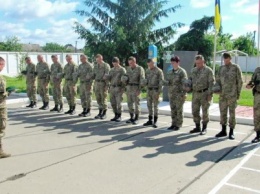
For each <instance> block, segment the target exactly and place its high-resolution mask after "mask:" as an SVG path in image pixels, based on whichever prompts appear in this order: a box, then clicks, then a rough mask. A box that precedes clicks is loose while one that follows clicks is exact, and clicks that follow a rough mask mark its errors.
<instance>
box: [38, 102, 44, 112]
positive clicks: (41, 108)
mask: <svg viewBox="0 0 260 194" xmlns="http://www.w3.org/2000/svg"><path fill="white" fill-rule="evenodd" d="M42 103H43V105H42V106H41V107H40V108H39V109H40V110H43V108H44V106H45V102H44V101H42Z"/></svg>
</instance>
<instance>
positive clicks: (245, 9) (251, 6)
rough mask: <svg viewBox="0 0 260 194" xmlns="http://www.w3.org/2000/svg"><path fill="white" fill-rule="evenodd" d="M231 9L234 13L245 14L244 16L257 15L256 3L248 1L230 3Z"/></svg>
mask: <svg viewBox="0 0 260 194" xmlns="http://www.w3.org/2000/svg"><path fill="white" fill-rule="evenodd" d="M230 6H231V9H232V10H233V11H234V12H235V13H239V14H245V15H257V14H258V7H259V5H258V2H256V1H255V0H254V2H252V1H249V0H241V1H238V2H236V3H231V5H230Z"/></svg>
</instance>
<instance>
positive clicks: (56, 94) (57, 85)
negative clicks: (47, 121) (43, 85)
mask: <svg viewBox="0 0 260 194" xmlns="http://www.w3.org/2000/svg"><path fill="white" fill-rule="evenodd" d="M51 59H52V61H53V64H52V65H51V85H52V91H53V92H52V93H53V99H54V103H55V107H54V108H53V109H51V110H50V111H51V112H52V111H58V112H63V100H62V85H61V84H62V78H63V67H62V65H61V64H60V62H59V61H58V56H57V55H52V56H51ZM59 105H60V107H59Z"/></svg>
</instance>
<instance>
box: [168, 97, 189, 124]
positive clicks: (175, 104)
mask: <svg viewBox="0 0 260 194" xmlns="http://www.w3.org/2000/svg"><path fill="white" fill-rule="evenodd" d="M168 96H169V101H170V106H171V118H172V125H173V126H176V127H181V126H182V123H183V104H184V102H185V98H184V95H180V94H176V93H169V94H168Z"/></svg>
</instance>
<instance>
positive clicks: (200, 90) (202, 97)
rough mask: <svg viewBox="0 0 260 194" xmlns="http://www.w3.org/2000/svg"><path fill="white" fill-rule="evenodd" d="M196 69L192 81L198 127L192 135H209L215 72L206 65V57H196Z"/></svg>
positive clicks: (195, 118) (195, 119)
mask: <svg viewBox="0 0 260 194" xmlns="http://www.w3.org/2000/svg"><path fill="white" fill-rule="evenodd" d="M195 63H196V67H194V68H193V70H192V73H191V81H192V115H193V121H194V123H195V125H196V127H195V128H194V129H193V130H191V131H190V133H199V132H200V134H201V135H205V134H206V133H207V124H208V122H209V106H210V102H211V100H212V94H213V93H212V87H213V84H214V77H213V71H212V69H211V68H210V67H207V66H206V64H205V63H204V57H203V56H202V55H197V56H196V57H195ZM200 107H202V130H201V126H200V121H201V117H200Z"/></svg>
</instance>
